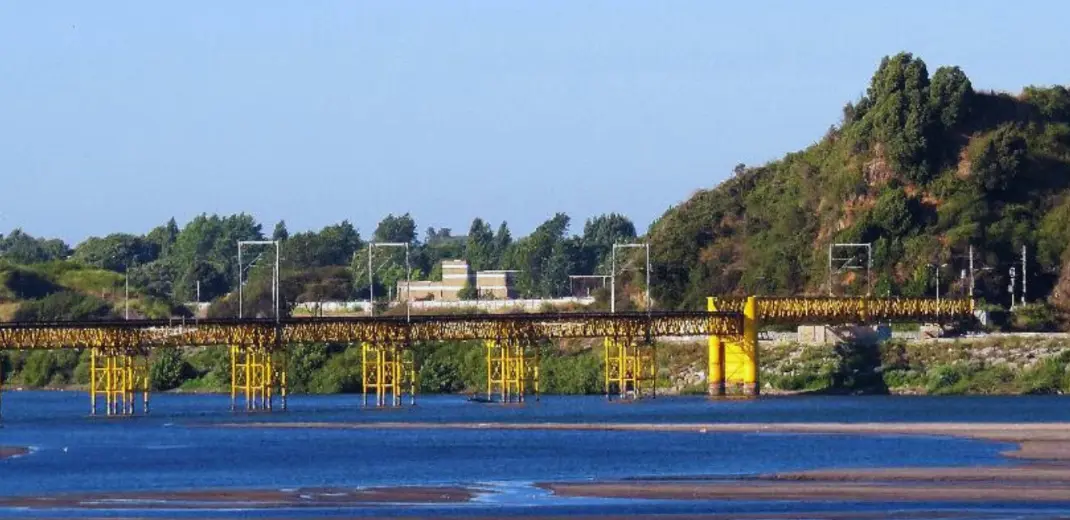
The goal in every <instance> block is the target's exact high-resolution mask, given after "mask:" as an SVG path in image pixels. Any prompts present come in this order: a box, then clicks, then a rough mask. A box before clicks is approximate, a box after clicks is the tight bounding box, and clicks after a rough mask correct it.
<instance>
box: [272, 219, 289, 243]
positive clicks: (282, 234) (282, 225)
mask: <svg viewBox="0 0 1070 520" xmlns="http://www.w3.org/2000/svg"><path fill="white" fill-rule="evenodd" d="M287 238H290V232H289V231H287V230H286V221H285V220H280V221H279V223H278V224H275V230H274V231H272V232H271V239H272V240H278V241H283V240H286V239H287Z"/></svg>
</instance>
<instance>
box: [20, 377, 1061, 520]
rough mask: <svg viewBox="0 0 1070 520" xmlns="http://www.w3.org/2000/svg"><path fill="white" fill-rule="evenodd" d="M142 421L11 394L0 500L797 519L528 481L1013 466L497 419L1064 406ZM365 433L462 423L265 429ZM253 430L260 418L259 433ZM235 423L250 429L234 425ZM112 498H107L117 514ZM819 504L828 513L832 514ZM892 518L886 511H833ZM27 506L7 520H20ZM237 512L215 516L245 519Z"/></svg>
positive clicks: (444, 400) (568, 410) (921, 412)
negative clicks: (337, 492) (287, 499)
mask: <svg viewBox="0 0 1070 520" xmlns="http://www.w3.org/2000/svg"><path fill="white" fill-rule="evenodd" d="M152 405H153V412H152V414H151V415H149V416H146V417H135V418H122V419H107V418H100V417H96V418H90V417H87V412H88V398H87V397H86V395H85V394H84V393H80V392H30V391H26V392H6V393H5V394H4V401H3V407H4V408H3V412H4V415H3V422H2V428H0V446H7V447H20V446H22V447H29V448H30V449H31V452H30V453H29V454H27V455H25V456H21V457H15V458H10V459H6V460H2V461H0V497H41V496H59V495H61V494H71V493H102V492H106V493H131V492H164V491H179V490H205V489H211V490H220V489H223V490H227V489H230V490H262V489H268V490H272V489H293V488H350V487H374V486H384V487H389V486H429V485H439V486H456V487H459V488H469V489H475V490H476V491H477V493H476V497H475V499H474V500H470V501H468V502H465V503H460V504H445V503H437V504H419V505H415V504H409V505H400V504H397V505H392V506H390V507H384V506H382V505H380V504H347V505H344V506H331V507H327V506H324V507H304V508H300V509H294V508H285V507H280V508H275V509H271V510H260V511H257V515H258V516H272V515H274V516H278V517H292V516H294V515H295V514H297V513H298V512H300V515H301V516H304V517H332V516H337V517H360V516H416V517H435V516H444V517H449V516H450V515H457V514H463V515H474V516H486V517H502V516H528V515H536V514H537V515H551V514H575V513H580V512H583V513H590V514H623V513H630V514H639V513H644V514H645V513H680V514H682V513H694V512H702V513H711V512H722V513H727V514H732V513H738V512H742V511H761V512H764V513H769V514H773V513H784V514H788V515H789V516H790V515H794V514H800V515H802V514H805V513H807V512H808V511H815V510H816V509H814V508H815V507H818V506H816V505H814V504H812V503H803V502H792V501H779V502H776V503H751V502H742V501H688V500H683V501H681V500H676V501H668V500H623V499H593V498H564V497H557V496H554V495H552V494H551V493H549V492H548V491H545V490H543V489H541V488H538V487H534V486H533V485H532V484H533V483H537V482H590V481H620V480H629V479H637V478H646V479H673V478H675V479H687V478H696V477H705V478H713V477H736V476H747V475H755V474H764V473H782V472H791V471H800V470H808V469H817V468H869V467H952V466H981V465H983V466H999V465H1011V464H1013V462H1012V461H1010V460H1009V459H1007V458H1004V457H1002V456H1000V452H1001V451H1004V450H1007V449H1009V448H1012V447H1013V446H1012V445H1009V444H1006V443H997V442H987V441H980V440H966V439H957V438H949V437H940V436H924V435H910V436H905V435H825V434H807V435H798V434H787V433H757V432H756V433H716V434H713V433H709V434H707V433H703V432H701V431H690V432H658V431H597V430H595V431H574V430H568V429H561V430H511V429H501V428H492V427H486V428H481V427H479V425H481V424H491V423H517V424H520V423H523V424H538V423H567V424H603V423H615V424H623V423H643V424H670V423H671V424H685V423H726V422H747V423H777V422H935V421H942V422H1007V423H1028V422H1063V421H1070V400H1068V399H1064V398H1061V397H1044V396H1036V397H769V398H761V399H755V400H716V401H715V400H708V399H705V398H702V397H659V398H657V399H645V400H641V401H638V402H617V401H614V402H607V401H606V400H605V399H603V398H599V397H555V396H548V397H543V399H542V400H541V401H539V402H533V401H529V402H528V403H525V404H523V405H504V406H503V405H498V404H478V403H470V402H467V401H466V400H465V399H464V398H463V397H459V396H424V397H420V398H419V400H418V401H417V404H416V406H413V407H409V406H406V407H403V408H400V409H385V410H376V409H363V408H362V407H361V406H360V398H359V396H352V395H338V396H295V397H291V399H290V409H289V410H288V411H287V412H281V413H280V412H276V413H271V414H244V413H238V414H234V413H231V412H229V411H228V410H229V398H228V397H224V396H216V395H179V394H158V395H154V396H153V403H152ZM263 422H272V423H275V422H281V423H293V424H291V426H300V424H297V423H301V424H303V423H313V422H314V423H317V424H318V425H319V426H323V425H324V424H323V423H327V425H328V426H329V425H332V424H337V425H368V424H375V423H380V424H386V423H390V424H392V425H393V424H396V423H407V424H408V423H421V424H426V425H434V424H442V423H450V424H451V425H456V424H467V425H475V427H471V428H456V427H450V428H437V427H421V428H396V427H391V428H377V427H367V426H363V427H361V428H359V429H346V428H330V427H327V428H324V427H315V428H314V427H293V428H270V427H262V426H261V425H259V423H263ZM254 423H256V424H254ZM243 425H244V427H243ZM1067 496H1068V504H1055V505H1052V504H1048V505H1045V506H1043V507H1042V506H1036V507H1035V508H1032V507H1024V506H1023V505H1022V504H1013V505H1011V504H1001V503H991V504H970V505H969V507H966V506H963V505H957V506H956V505H954V504H952V505H941V506H940V507H935V506H933V505H932V504H923V503H917V504H910V503H906V504H896V508H897V510H910V509H911V508H918V509H919V510H925V511H930V510H933V509H934V507H935V508H936V509H940V508H946V507H950V508H952V509H954V508H956V507H957V508H958V509H956V510H965V511H971V512H979V513H984V514H988V513H991V512H993V511H995V512H999V513H1001V514H1006V515H1007V516H1006V517H1010V518H1013V517H1019V516H1029V515H1031V514H1033V513H1039V514H1045V515H1046V514H1058V513H1061V512H1067V513H1070V490H1068V495H1067ZM115 503H117V502H115ZM829 507H830V506H829V505H828V504H825V505H822V506H821V509H820V510H822V511H825V510H828V508H829ZM841 507H842V508H846V509H844V510H849V511H853V512H859V511H885V510H886V508H887V504H884V509H882V504H879V503H877V504H874V503H865V504H861V503H851V504H847V503H845V504H839V505H836V506H835V507H833V509H836V508H841ZM26 511H27V510H25V509H22V508H21V506H15V505H9V506H3V507H0V517H5V516H6V517H21V516H26ZM33 513H34V514H33V516H57V517H65V516H71V517H88V516H99V515H104V516H114V515H119V516H123V515H131V516H138V517H172V516H198V515H200V514H205V510H203V509H197V510H182V509H181V508H178V509H176V508H173V507H168V508H166V509H159V508H152V507H145V508H139V507H137V504H134V505H133V506H132V505H131V504H130V503H126V504H122V507H110V506H107V505H100V504H98V505H97V506H96V507H95V508H94V509H93V510H85V509H81V508H75V507H63V506H57V507H54V508H45V509H35V510H33ZM245 514H247V512H246V511H243V510H241V509H240V508H233V507H219V508H216V509H214V510H212V511H211V515H212V516H213V517H216V518H220V517H241V516H244V515H245Z"/></svg>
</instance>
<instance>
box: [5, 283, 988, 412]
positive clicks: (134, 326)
mask: <svg viewBox="0 0 1070 520" xmlns="http://www.w3.org/2000/svg"><path fill="white" fill-rule="evenodd" d="M972 313H973V304H972V302H971V301H970V300H954V299H952V300H947V299H945V300H930V299H870V298H794V297H793V298H756V297H749V298H710V299H709V302H708V308H707V311H706V312H694V311H672V312H661V311H659V312H645V313H642V312H638V313H637V312H620V313H606V312H591V313H536V314H497V315H488V314H479V315H435V316H412V317H411V318H404V317H346V318H291V319H285V320H281V321H275V320H199V321H185V322H175V321H171V320H123V321H108V322H16V323H0V350H27V349H91V351H92V365H91V373H90V389H89V393H90V405H91V413H93V414H96V413H97V412H98V405H99V404H102V405H103V410H104V413H105V414H107V415H130V414H133V413H134V412H135V408H136V406H135V404H136V402H137V399H136V394H137V393H141V394H142V399H141V402H142V410H143V411H144V412H148V406H149V399H148V395H149V378H148V374H147V370H146V366H145V359H146V356H147V354H148V353H149V352H150V351H151V350H152V349H155V348H159V347H192V346H213V345H225V346H228V347H229V348H230V362H231V374H230V375H231V406H232V408H234V409H237V408H239V406H238V403H239V401H241V402H242V403H243V405H244V409H245V410H249V411H255V410H271V409H272V407H273V404H274V402H275V400H276V398H278V399H279V401H280V404H281V407H282V408H283V409H285V407H286V397H287V379H286V378H287V374H286V361H285V354H286V352H287V348H288V347H290V346H292V345H300V344H310V343H342V344H358V343H359V344H361V345H362V352H363V356H362V361H363V367H362V376H363V382H362V385H363V391H364V402H365V404H367V403H368V398H369V396H374V397H375V404H376V405H377V406H397V405H400V404H401V403H402V401H403V395H404V394H406V393H407V394H408V396H409V399H410V400H411V399H413V396H414V394H415V389H416V366H415V360H414V359H413V352H412V348H411V347H412V346H413V344H415V343H419V342H429V341H456V340H480V341H483V342H484V345H485V348H486V359H487V399H488V400H494V399H495V397H497V398H498V399H499V400H501V401H504V402H508V401H522V400H523V398H524V395H525V394H526V393H528V392H529V391H534V393H535V394H536V395H537V394H538V391H539V382H538V381H539V356H538V345H539V342H540V341H543V340H554V339H569V338H603V348H604V356H603V362H604V377H605V390H606V394H607V396H608V395H610V394H619V395H620V396H622V397H629V396H633V397H638V396H639V395H640V394H642V393H643V392H644V391H647V392H654V391H655V387H656V384H655V379H656V370H655V367H656V364H655V356H654V349H653V340H654V339H655V338H659V337H666V336H693V337H707V338H709V340H708V341H709V352H708V354H709V372H708V374H709V381H710V390H711V393H715V394H716V393H723V391H724V388H725V386H726V384H736V385H742V386H743V388H744V390H747V391H750V392H753V393H757V391H758V381H757V367H758V360H759V355H758V354H759V352H758V343H757V336H758V330H759V328H760V327H761V326H762V325H763V324H823V325H840V324H871V323H880V322H893V321H899V322H902V321H909V322H944V321H951V320H961V319H966V318H970V317H971V316H972ZM0 375H2V374H0ZM0 383H2V382H0ZM98 397H100V398H102V399H100V400H101V401H102V403H98Z"/></svg>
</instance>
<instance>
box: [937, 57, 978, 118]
mask: <svg viewBox="0 0 1070 520" xmlns="http://www.w3.org/2000/svg"><path fill="white" fill-rule="evenodd" d="M972 101H973V85H972V84H971V83H970V79H969V78H967V77H966V74H965V73H964V72H962V69H960V68H958V67H940V68H938V69H936V72H935V73H933V78H932V82H931V84H930V85H929V105H930V107H931V110H932V112H933V115H934V117H935V118H936V119H937V120H939V121H940V123H941V124H942V125H943V126H944V128H947V129H951V128H955V127H957V126H958V125H959V124H960V123H962V122H963V121H965V120H966V118H967V117H968V116H969V114H970V111H971V106H970V103H971V102H972Z"/></svg>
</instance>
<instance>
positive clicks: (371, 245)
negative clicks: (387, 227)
mask: <svg viewBox="0 0 1070 520" xmlns="http://www.w3.org/2000/svg"><path fill="white" fill-rule="evenodd" d="M376 247H397V248H404V249H405V322H406V323H408V322H411V321H412V305H411V303H412V263H411V261H410V260H409V243H408V242H368V303H369V305H370V306H371V307H370V308H371V311H370V314H371V315H372V316H374V315H375V269H374V268H373V264H372V251H375V248H376ZM398 296H399V297H400V296H401V295H400V294H399V295H398Z"/></svg>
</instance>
